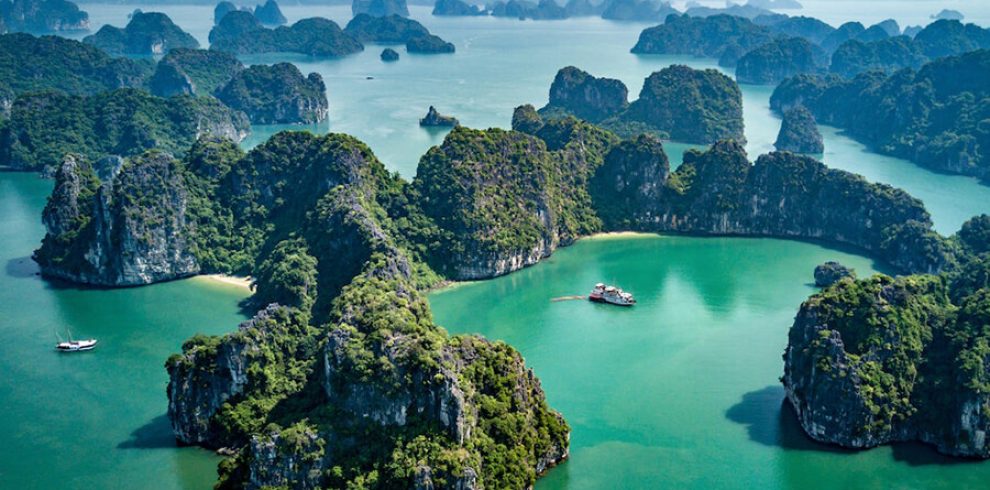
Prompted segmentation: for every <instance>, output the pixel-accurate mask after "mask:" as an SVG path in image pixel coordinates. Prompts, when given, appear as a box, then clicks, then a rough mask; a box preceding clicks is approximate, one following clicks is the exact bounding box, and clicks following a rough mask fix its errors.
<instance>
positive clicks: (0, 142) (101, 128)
mask: <svg viewBox="0 0 990 490" xmlns="http://www.w3.org/2000/svg"><path fill="white" fill-rule="evenodd" d="M248 129H249V126H248V120H247V117H246V116H245V115H244V114H243V113H241V112H237V111H233V110H231V109H229V108H227V107H226V106H224V105H223V104H221V103H220V101H218V100H216V99H213V98H209V97H191V96H180V97H173V98H170V99H163V98H159V97H155V96H152V95H150V94H148V93H147V92H143V91H140V90H135V89H119V90H115V91H110V92H101V93H98V94H95V95H91V96H78V95H67V94H63V93H59V92H35V93H28V94H25V95H23V96H21V97H18V98H17V99H16V100H15V102H14V104H13V107H12V108H11V111H10V117H9V118H8V119H7V120H5V121H3V122H2V123H0V165H3V166H7V167H10V168H15V169H19V170H40V169H44V168H45V167H51V168H55V167H56V166H58V165H59V164H60V163H61V162H62V159H63V157H64V156H65V155H66V154H69V153H74V154H79V155H82V156H83V157H85V158H87V159H90V160H97V159H100V158H103V157H105V156H108V155H119V156H131V155H138V154H140V153H142V152H143V151H145V150H147V149H151V148H160V149H163V150H165V151H168V152H171V153H173V154H177V155H181V154H183V153H184V152H185V151H186V150H187V149H189V147H190V145H191V144H192V143H193V142H194V141H195V140H196V138H197V137H199V136H200V135H202V134H205V133H212V134H216V135H220V136H225V137H228V138H232V139H235V140H238V141H239V140H240V139H242V138H243V137H244V136H245V135H246V134H247V131H248Z"/></svg>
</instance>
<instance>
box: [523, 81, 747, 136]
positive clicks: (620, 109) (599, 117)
mask: <svg viewBox="0 0 990 490" xmlns="http://www.w3.org/2000/svg"><path fill="white" fill-rule="evenodd" d="M626 93H627V90H626V87H625V85H623V84H622V82H620V81H618V80H612V79H608V78H596V77H593V76H591V75H590V74H588V73H586V72H584V71H582V70H580V69H577V68H574V67H565V68H563V69H561V70H560V71H558V72H557V76H556V77H555V78H554V82H553V84H552V85H551V87H550V103H549V104H548V105H547V106H546V107H544V108H542V109H540V114H541V115H542V116H544V117H546V118H556V117H561V116H566V115H574V116H577V117H581V118H584V119H586V120H589V121H592V122H596V123H598V124H600V125H601V126H602V127H604V128H606V129H609V130H611V131H614V132H615V133H617V134H619V135H621V136H624V137H632V136H635V135H638V134H640V133H643V132H648V133H652V134H654V135H657V136H661V137H664V138H670V139H673V140H677V141H683V142H688V143H699V144H707V143H713V142H715V141H717V140H720V139H737V140H743V139H744V138H743V121H742V92H740V90H739V86H738V85H737V84H736V83H735V82H734V81H733V80H732V79H731V78H729V77H727V76H725V75H723V74H722V73H719V72H718V71H716V70H711V69H709V70H695V69H692V68H689V67H687V66H683V65H672V66H669V67H667V68H664V69H662V70H660V71H658V72H656V73H653V74H652V75H650V76H649V77H648V78H647V79H646V81H644V82H643V88H642V90H641V91H640V93H639V99H637V100H635V101H633V102H632V103H627V102H626Z"/></svg>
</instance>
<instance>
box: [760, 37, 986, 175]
mask: <svg viewBox="0 0 990 490" xmlns="http://www.w3.org/2000/svg"><path fill="white" fill-rule="evenodd" d="M942 22H948V21H942ZM988 64H990V50H978V51H972V52H970V53H966V54H963V55H959V56H950V57H945V58H940V59H937V60H936V61H932V62H929V63H927V64H925V65H924V66H923V67H922V68H921V69H920V70H918V71H913V70H904V71H900V72H898V73H896V74H893V75H889V76H888V75H885V74H883V73H879V72H871V73H865V74H862V75H859V76H857V77H856V78H853V79H851V80H847V79H843V78H840V77H837V76H826V77H822V76H811V75H801V76H798V77H794V78H791V79H788V80H786V81H784V82H783V83H781V84H780V86H778V87H777V89H776V90H774V92H773V95H772V96H771V98H770V106H771V108H772V109H774V110H775V111H778V112H781V111H787V110H788V109H790V108H792V107H795V106H798V105H803V106H805V107H807V108H808V109H809V110H810V111H811V112H812V113H813V114H814V116H815V118H817V119H818V121H820V122H822V123H825V124H830V125H833V126H838V127H840V128H843V129H845V130H846V131H847V132H848V133H849V134H850V135H852V136H853V137H855V138H858V139H860V140H862V141H864V142H866V143H867V144H869V145H870V146H871V147H873V148H875V149H876V150H877V151H879V152H881V153H886V154H891V155H896V156H899V157H902V158H906V159H908V160H911V161H914V162H917V163H918V164H920V165H924V166H926V167H928V168H930V169H933V170H937V171H940V172H949V173H957V174H963V175H971V176H974V177H979V178H981V179H984V180H987V179H990V147H988V144H987V143H985V141H986V137H985V134H986V133H985V130H984V129H981V126H980V124H981V123H979V122H978V121H977V120H975V119H970V118H960V117H953V116H950V115H949V114H969V113H970V111H978V110H979V109H977V107H978V106H979V104H980V102H979V101H981V100H983V99H984V98H986V97H988V96H990V83H987V80H986V70H985V69H984V68H982V67H985V66H987V65H988ZM919 87H925V89H923V90H919ZM895 113H896V114H897V116H896V117H895V116H894V114H895ZM977 119H978V118H977Z"/></svg>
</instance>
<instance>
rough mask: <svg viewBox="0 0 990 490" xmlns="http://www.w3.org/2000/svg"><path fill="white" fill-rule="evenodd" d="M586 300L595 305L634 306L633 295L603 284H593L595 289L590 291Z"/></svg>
mask: <svg viewBox="0 0 990 490" xmlns="http://www.w3.org/2000/svg"><path fill="white" fill-rule="evenodd" d="M588 299H589V300H591V301H594V302H596V303H608V304H610V305H618V306H632V305H634V304H636V299H635V298H633V295H632V294H630V293H627V292H625V291H623V290H621V289H619V288H617V287H615V286H606V285H605V284H603V283H598V284H595V289H592V290H591V294H589V295H588Z"/></svg>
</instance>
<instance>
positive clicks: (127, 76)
mask: <svg viewBox="0 0 990 490" xmlns="http://www.w3.org/2000/svg"><path fill="white" fill-rule="evenodd" d="M0 59H2V60H3V62H2V63H0V94H2V97H3V99H4V100H5V101H6V102H7V103H8V104H12V103H13V100H14V98H16V97H17V96H18V95H21V94H24V93H26V92H40V91H45V90H58V91H60V92H64V93H67V94H73V95H92V94H95V93H99V92H106V91H108V90H114V89H118V88H124V87H135V88H137V87H141V86H142V85H143V84H144V81H145V79H146V78H147V77H148V75H150V73H151V70H152V66H151V64H150V63H146V62H142V61H138V60H132V59H128V58H112V57H110V55H108V54H106V53H104V52H103V51H100V50H99V49H97V48H95V47H93V46H90V45H88V44H83V43H81V42H79V41H73V40H70V39H65V38H63V37H58V36H41V37H35V36H32V35H30V34H23V33H15V34H7V35H4V36H0ZM60 157H61V155H60Z"/></svg>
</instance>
